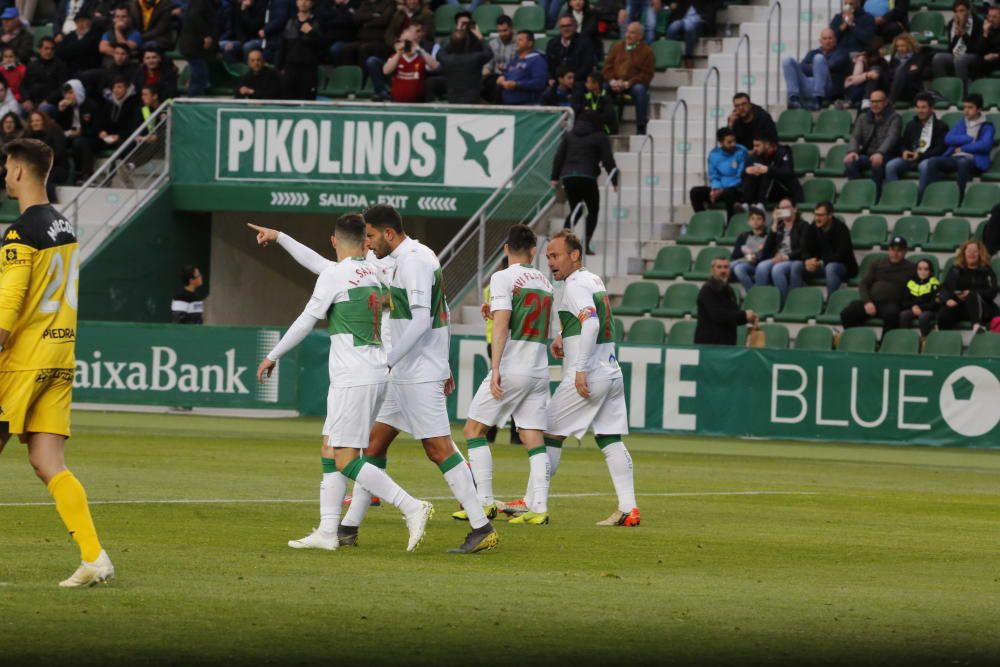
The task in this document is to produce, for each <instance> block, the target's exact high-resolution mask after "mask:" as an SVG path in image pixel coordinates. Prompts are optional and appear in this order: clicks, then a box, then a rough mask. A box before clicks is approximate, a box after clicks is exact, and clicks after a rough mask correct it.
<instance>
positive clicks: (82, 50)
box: [56, 11, 101, 76]
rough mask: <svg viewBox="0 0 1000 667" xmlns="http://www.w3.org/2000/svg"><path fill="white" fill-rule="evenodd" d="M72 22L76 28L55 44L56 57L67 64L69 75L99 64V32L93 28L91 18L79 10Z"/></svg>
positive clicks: (93, 68)
mask: <svg viewBox="0 0 1000 667" xmlns="http://www.w3.org/2000/svg"><path fill="white" fill-rule="evenodd" d="M74 23H75V24H76V30H74V31H72V32H70V33H69V34H67V35H64V36H63V39H62V40H61V41H60V42H59V44H58V46H56V58H59V60H62V61H63V62H64V63H66V64H67V65H68V66H69V73H70V76H73V75H75V74H78V73H80V72H86V71H88V70H96V69H98V68H99V67H100V66H101V51H100V46H101V34H100V33H99V32H98V31H97V30H95V29H94V20H93V18H92V17H91V16H90V14H89V13H87V12H84V11H81V12H78V13H77V15H76V18H75V19H74Z"/></svg>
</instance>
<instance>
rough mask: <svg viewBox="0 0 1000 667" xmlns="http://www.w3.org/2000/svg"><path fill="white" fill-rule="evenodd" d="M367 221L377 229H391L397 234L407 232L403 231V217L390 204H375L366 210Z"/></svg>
mask: <svg viewBox="0 0 1000 667" xmlns="http://www.w3.org/2000/svg"><path fill="white" fill-rule="evenodd" d="M364 219H365V222H366V223H368V224H369V225H371V226H372V227H375V228H376V229H381V230H383V231H384V230H386V229H391V230H392V231H394V232H396V233H397V234H405V233H406V232H404V231H403V219H402V218H401V217H400V216H399V211H397V210H396V209H395V208H393V207H392V206H389V205H388V204H375V205H374V206H372V207H371V208H369V209H368V210H367V211H365V212H364Z"/></svg>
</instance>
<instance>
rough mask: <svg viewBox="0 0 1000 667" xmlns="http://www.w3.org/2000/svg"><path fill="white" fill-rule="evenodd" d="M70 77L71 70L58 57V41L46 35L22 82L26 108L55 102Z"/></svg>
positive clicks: (30, 108) (35, 107) (34, 107)
mask: <svg viewBox="0 0 1000 667" xmlns="http://www.w3.org/2000/svg"><path fill="white" fill-rule="evenodd" d="M67 79H69V70H68V69H67V68H66V64H65V63H63V61H61V60H58V59H57V58H56V43H55V42H54V41H53V40H52V38H51V37H45V38H43V39H42V40H41V42H39V44H38V57H37V58H35V59H34V60H32V61H31V62H30V63H28V68H27V70H26V71H25V72H24V81H22V82H21V91H22V95H23V96H24V98H25V101H24V104H23V105H22V106H24V108H25V109H26V110H27V111H32V110H34V109H37V108H38V106H39V105H40V104H42V103H43V102H51V103H52V104H55V103H56V102H57V101H58V99H59V96H60V94H61V92H62V85H63V82H65V81H66V80H67Z"/></svg>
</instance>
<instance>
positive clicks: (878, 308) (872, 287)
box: [840, 236, 917, 334]
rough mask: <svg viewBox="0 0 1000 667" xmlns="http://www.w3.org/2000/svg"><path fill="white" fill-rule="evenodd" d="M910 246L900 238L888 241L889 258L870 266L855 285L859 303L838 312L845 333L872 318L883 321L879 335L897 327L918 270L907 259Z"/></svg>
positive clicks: (851, 303)
mask: <svg viewBox="0 0 1000 667" xmlns="http://www.w3.org/2000/svg"><path fill="white" fill-rule="evenodd" d="M908 249H909V245H908V244H907V243H906V239H904V238H903V237H902V236H894V237H893V238H892V240H890V241H889V256H888V257H887V258H886V259H880V260H878V261H876V262H875V263H873V264H871V265H870V266H869V268H868V273H866V274H865V275H864V276H862V277H861V281H860V282H859V283H858V296H859V297H860V298H859V299H856V300H854V301H851V302H850V303H849V304H847V306H845V307H844V310H842V311H841V312H840V323H841V324H843V325H844V328H845V329H849V328H851V327H860V326H862V325H864V324H866V323H867V322H868V320H870V319H871V318H873V317H877V318H879V319H880V320H882V332H883V334H884V333H885V332H886V331H892V330H893V329H896V328H898V327H899V314H900V311H902V308H903V299H904V297H905V295H906V292H907V288H906V285H907V283H909V282H910V280H912V279H913V278H914V276H916V271H917V267H916V266H915V265H914V264H913V262H911V261H909V260H908V259H906V251H907V250H908Z"/></svg>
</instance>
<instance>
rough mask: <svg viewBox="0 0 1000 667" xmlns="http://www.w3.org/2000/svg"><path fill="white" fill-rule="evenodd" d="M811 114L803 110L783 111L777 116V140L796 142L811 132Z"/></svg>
mask: <svg viewBox="0 0 1000 667" xmlns="http://www.w3.org/2000/svg"><path fill="white" fill-rule="evenodd" d="M812 122H813V121H812V114H811V113H809V112H808V111H806V110H805V109H785V110H784V111H782V112H781V115H780V116H778V126H777V127H778V138H779V139H781V140H782V141H796V140H798V139H802V138H804V137H805V136H806V135H808V134H809V133H810V132H811V131H812Z"/></svg>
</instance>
